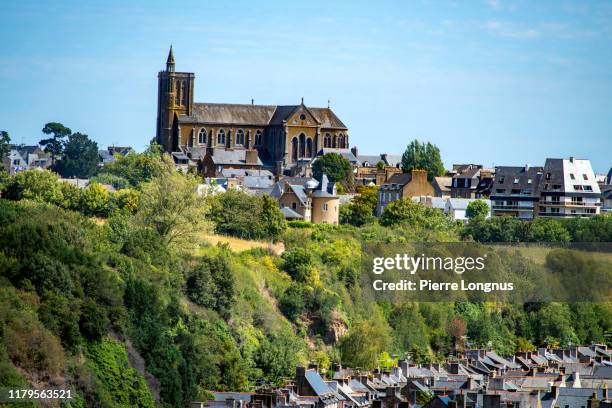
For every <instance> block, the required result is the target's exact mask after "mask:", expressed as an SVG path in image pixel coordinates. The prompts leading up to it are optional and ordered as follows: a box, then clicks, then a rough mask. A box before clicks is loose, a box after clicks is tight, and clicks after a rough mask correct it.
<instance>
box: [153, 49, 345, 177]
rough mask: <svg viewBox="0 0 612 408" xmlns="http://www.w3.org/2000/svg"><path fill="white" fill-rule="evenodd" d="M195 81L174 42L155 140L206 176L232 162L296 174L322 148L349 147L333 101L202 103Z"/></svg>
mask: <svg viewBox="0 0 612 408" xmlns="http://www.w3.org/2000/svg"><path fill="white" fill-rule="evenodd" d="M194 86H195V75H194V74H193V73H191V72H177V71H176V69H175V61H174V54H173V51H172V47H170V52H169V53H168V59H167V61H166V70H165V71H161V72H159V75H158V100H157V133H156V140H157V142H158V143H159V144H160V145H162V146H163V148H164V149H165V150H166V151H167V152H169V153H171V154H175V155H180V156H181V157H183V158H189V159H190V160H193V161H195V162H198V163H200V166H201V167H202V171H203V172H204V173H205V175H207V176H215V175H216V174H213V173H218V171H220V170H221V169H222V167H226V168H227V167H228V166H229V167H234V168H258V167H259V168H264V169H268V170H270V171H272V172H273V173H275V174H276V175H277V176H280V175H283V174H290V175H296V174H299V173H300V172H301V171H302V170H303V169H304V168H305V167H307V166H308V164H309V163H310V162H311V160H312V159H313V158H315V157H316V156H317V155H319V154H322V153H327V152H330V151H335V152H338V153H345V152H347V151H348V152H350V150H349V149H348V147H349V139H348V137H349V136H348V128H347V127H346V125H345V124H344V123H342V121H341V120H340V119H339V118H338V117H337V116H336V114H335V113H334V112H333V111H332V110H331V109H330V108H329V107H327V108H315V107H308V106H306V105H304V101H303V99H302V102H301V103H300V104H299V105H256V104H254V103H251V104H227V103H209V102H203V103H198V102H194V101H193V91H194ZM215 156H217V157H222V158H223V159H217V160H214V158H215ZM228 157H230V158H233V159H227V158H228ZM205 159H206V160H205ZM205 163H208V164H209V165H206V164H205ZM215 163H224V164H222V165H218V166H217V167H216V168H215Z"/></svg>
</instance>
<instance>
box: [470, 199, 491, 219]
mask: <svg viewBox="0 0 612 408" xmlns="http://www.w3.org/2000/svg"><path fill="white" fill-rule="evenodd" d="M487 215H489V205H488V204H487V203H486V202H485V201H483V200H475V201H472V202H471V203H469V204H468V206H467V208H466V210H465V216H466V217H467V218H468V219H469V220H473V219H483V220H484V219H485V218H487Z"/></svg>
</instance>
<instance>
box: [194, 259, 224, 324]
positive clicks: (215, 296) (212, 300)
mask: <svg viewBox="0 0 612 408" xmlns="http://www.w3.org/2000/svg"><path fill="white" fill-rule="evenodd" d="M235 286H236V283H235V278H234V275H233V273H232V271H231V269H230V267H229V263H228V260H227V259H226V257H225V255H223V254H221V255H217V256H215V257H210V256H205V257H203V258H202V261H201V262H200V263H199V264H198V267H197V268H196V269H195V270H194V271H193V272H192V273H191V276H189V278H188V279H187V296H189V298H190V299H191V300H192V301H193V302H195V303H197V304H198V305H200V306H204V307H207V308H210V309H213V310H215V311H217V312H218V313H219V314H220V315H221V316H224V317H227V316H229V312H230V309H231V307H232V305H233V304H234V302H235V301H236V299H235V297H236V293H235V292H236V289H235Z"/></svg>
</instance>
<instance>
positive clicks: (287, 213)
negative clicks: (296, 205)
mask: <svg viewBox="0 0 612 408" xmlns="http://www.w3.org/2000/svg"><path fill="white" fill-rule="evenodd" d="M281 212H282V213H283V215H284V216H285V218H286V219H290V220H291V219H300V220H301V219H302V218H304V217H303V216H302V215H300V214H298V213H297V212H295V211H293V210H292V209H291V208H289V207H283V208H281Z"/></svg>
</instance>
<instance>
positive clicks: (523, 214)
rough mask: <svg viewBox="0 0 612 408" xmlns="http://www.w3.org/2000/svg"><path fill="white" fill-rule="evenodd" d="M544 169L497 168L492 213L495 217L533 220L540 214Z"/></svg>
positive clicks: (493, 187)
mask: <svg viewBox="0 0 612 408" xmlns="http://www.w3.org/2000/svg"><path fill="white" fill-rule="evenodd" d="M543 171H544V169H543V168H542V167H529V166H523V167H516V166H498V167H495V180H494V181H493V186H492V188H491V205H492V208H491V212H492V214H493V215H494V216H510V217H516V218H520V219H523V220H532V219H533V218H534V217H536V216H537V214H538V201H539V190H538V186H539V184H540V179H541V178H542V173H543Z"/></svg>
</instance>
